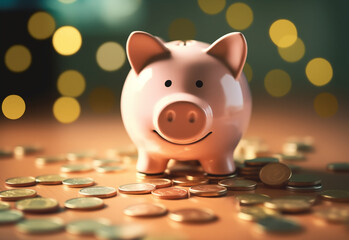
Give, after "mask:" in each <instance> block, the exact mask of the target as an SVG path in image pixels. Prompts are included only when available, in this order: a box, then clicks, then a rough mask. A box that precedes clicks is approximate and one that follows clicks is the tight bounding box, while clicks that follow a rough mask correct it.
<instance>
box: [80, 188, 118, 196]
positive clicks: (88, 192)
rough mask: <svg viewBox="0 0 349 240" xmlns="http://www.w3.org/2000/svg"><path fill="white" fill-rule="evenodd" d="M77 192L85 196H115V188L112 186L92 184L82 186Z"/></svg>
mask: <svg viewBox="0 0 349 240" xmlns="http://www.w3.org/2000/svg"><path fill="white" fill-rule="evenodd" d="M79 193H80V194H81V195H84V196H87V197H99V198H108V197H113V196H116V189H115V188H113V187H103V186H93V187H86V188H82V189H80V191H79Z"/></svg>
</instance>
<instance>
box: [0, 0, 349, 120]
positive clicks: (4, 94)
mask: <svg viewBox="0 0 349 240" xmlns="http://www.w3.org/2000/svg"><path fill="white" fill-rule="evenodd" d="M348 7H349V3H348V2H347V1H330V0H308V1H301V0H292V1H291V0H283V1H275V0H263V1H255V0H241V1H233V0H176V1H164V0H99V1H96V0H41V1H40V0H37V1H34V0H31V1H28V0H1V1H0V33H1V37H0V56H1V60H0V79H1V81H0V103H1V111H0V127H1V125H3V126H5V125H4V123H7V122H9V121H17V122H23V121H26V120H29V119H40V120H45V121H52V122H56V123H57V124H71V123H77V122H79V120H81V119H82V118H83V117H85V116H86V117H90V116H95V117H102V118H103V117H105V116H109V115H112V116H113V115H118V116H119V115H120V107H119V104H120V95H121V90H122V86H123V83H124V80H125V78H126V76H127V74H128V72H129V70H130V65H129V63H128V61H127V58H126V54H125V44H126V41H127V37H128V36H129V34H130V33H131V32H132V31H135V30H142V31H146V32H149V33H151V34H153V35H157V36H159V37H161V38H162V39H164V40H166V41H171V40H176V39H182V40H186V39H195V40H199V41H203V42H208V43H212V42H213V41H215V40H216V39H217V38H219V37H220V36H222V35H224V34H226V33H228V32H234V31H240V32H242V33H243V34H244V35H245V36H246V39H247V43H248V47H249V51H248V57H247V63H246V66H245V68H244V72H245V74H246V76H247V78H248V80H249V84H250V88H251V92H252V96H253V104H254V109H253V111H254V112H255V111H257V112H265V114H268V109H269V108H273V106H278V107H279V108H282V109H288V110H289V111H287V113H289V116H290V117H293V116H296V115H297V114H301V113H300V112H302V111H306V112H308V113H309V114H310V115H311V116H313V117H314V119H319V121H326V122H324V124H331V123H332V122H331V121H334V120H335V119H336V118H343V117H347V116H348V109H349V108H348V105H347V102H348V93H349V91H348V89H349V83H348V80H347V78H348V77H347V76H346V74H347V71H346V70H347V69H348V66H349V47H348V42H349V39H348V36H349V35H348V33H347V24H348V22H349V17H348V14H347V13H346V10H347V9H348ZM298 110H300V111H298ZM301 110H302V111H301ZM283 113H284V112H283ZM253 116H254V115H252V118H253ZM275 120H276V121H277V119H275Z"/></svg>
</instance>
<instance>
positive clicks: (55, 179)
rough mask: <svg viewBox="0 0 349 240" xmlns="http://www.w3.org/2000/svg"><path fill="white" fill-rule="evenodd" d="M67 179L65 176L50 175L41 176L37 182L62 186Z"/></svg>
mask: <svg viewBox="0 0 349 240" xmlns="http://www.w3.org/2000/svg"><path fill="white" fill-rule="evenodd" d="M64 179H65V177H64V176H62V175H59V174H49V175H41V176H37V177H36V182H37V183H40V184H43V185H56V184H62V181H63V180H64Z"/></svg>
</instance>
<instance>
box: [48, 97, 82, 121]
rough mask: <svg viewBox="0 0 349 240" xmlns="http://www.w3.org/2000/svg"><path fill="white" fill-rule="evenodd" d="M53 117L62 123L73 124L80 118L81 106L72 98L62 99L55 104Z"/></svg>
mask: <svg viewBox="0 0 349 240" xmlns="http://www.w3.org/2000/svg"><path fill="white" fill-rule="evenodd" d="M53 115H54V116H55V118H56V119H57V120H58V121H59V122H61V123H72V122H74V121H75V120H77V119H78V117H79V116H80V104H79V102H78V101H77V100H76V99H75V98H72V97H60V98H58V99H57V100H56V101H55V103H54V104H53Z"/></svg>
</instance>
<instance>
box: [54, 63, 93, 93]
mask: <svg viewBox="0 0 349 240" xmlns="http://www.w3.org/2000/svg"><path fill="white" fill-rule="evenodd" d="M85 87H86V83H85V78H84V76H83V75H82V74H81V73H80V72H78V71H76V70H67V71H65V72H63V73H61V75H59V77H58V80H57V89H58V91H59V93H60V94H62V95H64V96H69V97H78V96H80V95H81V94H82V93H83V92H84V90H85Z"/></svg>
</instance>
